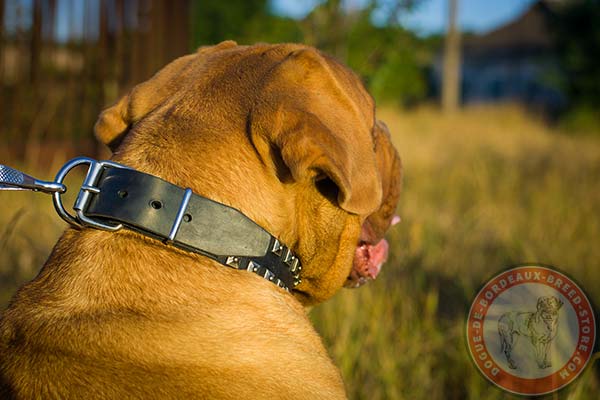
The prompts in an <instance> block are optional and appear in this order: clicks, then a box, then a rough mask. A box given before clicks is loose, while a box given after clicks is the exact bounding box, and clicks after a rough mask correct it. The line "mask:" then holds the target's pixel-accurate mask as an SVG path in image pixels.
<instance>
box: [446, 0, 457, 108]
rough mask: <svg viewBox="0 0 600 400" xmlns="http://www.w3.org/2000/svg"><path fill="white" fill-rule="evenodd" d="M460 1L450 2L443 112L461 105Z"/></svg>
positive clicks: (450, 0)
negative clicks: (458, 23) (458, 16)
mask: <svg viewBox="0 0 600 400" xmlns="http://www.w3.org/2000/svg"><path fill="white" fill-rule="evenodd" d="M457 14H458V0H448V30H447V32H446V41H445V46H444V66H443V77H442V110H443V111H444V112H455V111H456V110H457V109H458V107H459V104H460V84H461V79H460V57H461V55H460V32H459V30H458V28H457V21H456V20H457Z"/></svg>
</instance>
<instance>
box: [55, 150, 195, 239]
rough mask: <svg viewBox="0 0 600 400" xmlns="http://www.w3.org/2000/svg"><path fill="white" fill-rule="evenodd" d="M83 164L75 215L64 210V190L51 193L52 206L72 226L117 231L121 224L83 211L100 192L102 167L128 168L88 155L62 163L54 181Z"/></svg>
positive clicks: (59, 182) (58, 182) (56, 181)
mask: <svg viewBox="0 0 600 400" xmlns="http://www.w3.org/2000/svg"><path fill="white" fill-rule="evenodd" d="M85 164H88V165H89V167H88V171H87V174H86V176H85V179H84V180H83V183H82V184H81V187H80V189H79V194H78V195H77V200H75V205H74V206H73V210H75V216H73V215H71V214H69V213H68V212H67V210H65V207H64V205H63V202H62V198H61V195H62V194H63V193H64V192H54V193H52V201H53V202H54V208H55V209H56V212H57V213H58V215H60V217H61V218H62V219H64V220H65V221H67V222H68V223H69V224H71V225H73V226H76V227H81V226H89V227H92V228H97V229H102V230H105V231H111V232H115V231H118V230H119V229H121V228H123V224H109V223H105V222H100V221H98V220H95V219H93V218H90V217H88V216H86V215H85V211H86V210H87V207H88V205H89V203H90V200H91V198H92V196H93V195H94V194H98V193H100V188H98V187H97V184H98V180H99V179H100V176H101V175H102V172H103V171H104V169H106V168H124V169H130V168H128V167H126V166H124V165H121V164H118V163H116V162H113V161H108V160H104V161H96V160H94V159H92V158H88V157H77V158H74V159H72V160H71V161H69V162H68V163H66V164H65V165H63V167H62V168H61V169H60V170H59V171H58V173H57V174H56V178H55V179H54V182H55V183H57V184H61V185H63V181H64V179H65V177H66V176H67V175H68V174H69V173H70V172H71V171H72V170H73V168H75V167H77V166H79V165H85ZM65 191H66V190H65ZM182 217H183V215H182Z"/></svg>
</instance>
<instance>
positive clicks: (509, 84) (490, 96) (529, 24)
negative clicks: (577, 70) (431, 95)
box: [432, 1, 567, 114]
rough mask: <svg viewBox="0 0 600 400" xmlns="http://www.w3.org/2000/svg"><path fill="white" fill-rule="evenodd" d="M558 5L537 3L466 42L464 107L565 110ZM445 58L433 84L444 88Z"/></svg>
mask: <svg viewBox="0 0 600 400" xmlns="http://www.w3.org/2000/svg"><path fill="white" fill-rule="evenodd" d="M552 12H553V6H552V5H551V3H549V2H547V1H538V2H536V3H533V5H532V6H531V7H530V8H529V9H527V10H526V11H525V12H524V13H523V14H522V15H520V16H519V17H517V18H516V19H515V20H513V21H511V22H509V23H507V24H505V25H503V26H501V27H499V28H497V29H495V30H493V31H491V32H488V33H486V34H482V35H475V36H468V35H466V36H465V37H464V39H463V43H462V66H461V99H462V102H463V103H464V104H473V103H492V102H517V103H521V104H524V105H526V106H527V107H529V108H533V109H536V110H540V111H545V112H547V113H548V114H554V113H555V112H556V111H559V110H561V109H563V108H564V107H565V106H566V102H567V99H566V96H565V94H564V92H563V89H562V88H561V86H562V84H563V76H562V73H561V69H560V64H559V59H558V54H557V50H556V45H555V40H554V36H553V32H552V30H551V19H552ZM441 76H442V57H441V54H440V55H439V56H438V57H437V60H436V62H435V64H434V67H433V74H432V80H433V82H432V84H433V86H434V89H436V91H439V88H440V87H441Z"/></svg>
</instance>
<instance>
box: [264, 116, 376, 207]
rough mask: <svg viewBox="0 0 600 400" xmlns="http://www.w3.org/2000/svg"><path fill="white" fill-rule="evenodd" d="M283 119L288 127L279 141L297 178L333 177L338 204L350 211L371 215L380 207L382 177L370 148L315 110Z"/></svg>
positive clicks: (299, 179)
mask: <svg viewBox="0 0 600 400" xmlns="http://www.w3.org/2000/svg"><path fill="white" fill-rule="evenodd" d="M283 118H284V119H285V124H286V126H285V127H284V130H283V131H281V132H280V134H279V135H278V137H277V139H276V143H277V147H279V149H280V151H281V157H282V159H283V162H284V163H285V165H286V166H287V167H288V168H289V170H290V172H291V175H292V177H293V178H294V180H295V181H299V182H301V181H306V180H312V181H313V182H314V183H315V184H317V185H319V184H321V182H322V180H323V179H329V180H330V181H331V182H333V183H334V184H335V186H336V187H337V189H338V190H337V202H338V205H339V206H340V207H341V208H342V209H344V210H346V211H348V212H350V213H354V214H362V215H367V214H370V213H371V212H372V211H374V210H375V209H376V208H377V207H379V204H380V203H381V197H382V189H381V179H380V177H379V173H378V171H377V170H376V169H375V165H374V160H372V159H370V157H368V155H370V149H369V151H366V150H365V149H360V148H357V146H356V145H355V143H353V142H352V141H351V140H347V139H344V136H343V135H336V132H334V131H332V130H331V129H330V128H329V127H327V126H326V125H324V124H323V123H322V121H321V120H320V119H319V118H318V117H317V116H316V115H315V114H312V113H311V112H308V111H295V112H291V113H286V115H285V117H283ZM368 153H369V154H368ZM319 181H321V182H319Z"/></svg>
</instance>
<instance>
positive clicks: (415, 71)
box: [346, 10, 429, 105]
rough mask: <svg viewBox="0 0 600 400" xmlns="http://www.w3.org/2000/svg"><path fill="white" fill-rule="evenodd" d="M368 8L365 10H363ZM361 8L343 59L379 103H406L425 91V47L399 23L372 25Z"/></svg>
mask: <svg viewBox="0 0 600 400" xmlns="http://www.w3.org/2000/svg"><path fill="white" fill-rule="evenodd" d="M367 11H368V10H367ZM367 11H365V13H364V14H363V15H362V17H361V19H360V20H359V21H357V22H356V23H355V24H354V25H353V27H352V29H351V31H350V33H349V35H348V39H347V40H348V51H347V60H346V62H347V63H348V65H349V66H350V68H352V69H353V70H354V71H356V72H357V73H358V74H360V75H361V76H362V77H363V79H364V80H365V82H366V84H367V87H368V88H369V90H370V91H371V94H372V95H373V96H374V97H375V99H376V100H378V101H379V102H393V103H397V104H401V105H407V104H410V103H413V102H415V101H418V100H422V99H424V97H425V96H426V94H427V79H426V78H427V77H426V75H425V62H426V61H428V58H429V57H422V58H424V59H422V60H420V59H418V56H419V55H422V54H423V53H427V52H428V51H429V48H427V47H426V46H424V45H423V43H422V42H421V41H420V40H419V39H418V38H417V37H416V36H415V35H414V34H413V33H411V32H409V31H406V30H404V29H402V28H401V27H399V26H396V25H393V26H376V25H374V24H373V23H372V22H371V19H370V14H369V13H368V12H367Z"/></svg>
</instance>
